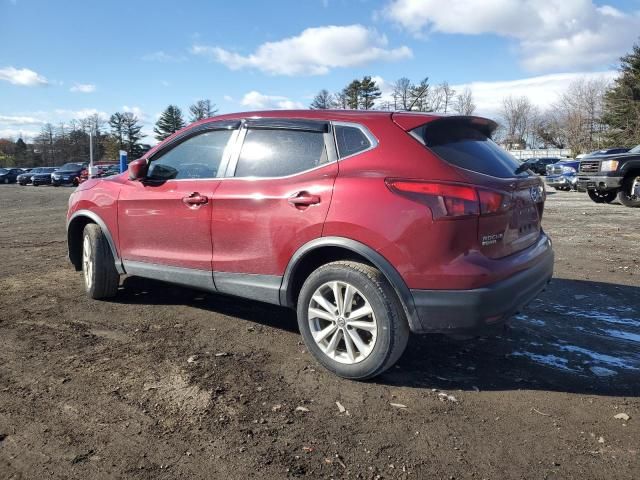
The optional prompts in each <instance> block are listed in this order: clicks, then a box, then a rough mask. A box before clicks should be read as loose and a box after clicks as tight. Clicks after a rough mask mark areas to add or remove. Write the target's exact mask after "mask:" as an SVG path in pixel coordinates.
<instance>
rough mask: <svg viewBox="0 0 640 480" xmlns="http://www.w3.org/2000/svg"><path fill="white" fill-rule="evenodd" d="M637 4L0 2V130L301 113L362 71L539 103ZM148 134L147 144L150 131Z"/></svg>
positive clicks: (632, 16)
mask: <svg viewBox="0 0 640 480" xmlns="http://www.w3.org/2000/svg"><path fill="white" fill-rule="evenodd" d="M639 12H640V0H626V1H609V2H606V3H604V2H594V1H591V0H483V1H479V0H448V1H447V2H442V1H441V0H351V1H349V0H298V1H294V0H282V1H278V0H271V1H268V2H266V1H249V0H245V1H243V2H214V1H188V0H183V1H181V2H175V1H171V2H169V1H165V0H156V1H142V0H139V1H132V0H129V1H120V0H110V1H87V0H84V1H80V0H68V1H52V0H49V1H47V0H0V25H1V29H0V136H13V137H15V136H17V135H18V134H20V133H22V134H23V135H25V136H30V135H33V134H34V133H35V132H37V131H38V130H39V128H40V126H41V125H42V123H43V122H46V121H50V122H52V123H59V122H60V121H68V120H69V119H71V118H78V117H81V116H83V115H87V114H88V113H91V112H100V113H103V114H105V115H109V114H111V113H113V112H115V111H123V110H127V109H128V110H132V111H134V112H136V113H137V114H138V115H139V116H140V117H141V118H142V119H143V120H144V121H145V131H146V132H147V133H150V131H151V129H152V124H153V123H154V122H155V119H156V118H157V115H158V114H159V112H160V111H162V110H163V109H164V107H166V105H168V104H169V103H174V104H177V105H178V106H180V107H181V108H183V110H186V108H187V107H188V105H189V104H191V103H192V102H193V101H195V100H197V99H200V98H210V99H211V100H212V101H213V102H214V103H216V104H217V105H218V107H219V109H220V111H221V112H228V111H238V110H251V109H260V108H292V107H300V106H302V107H306V106H307V105H308V104H309V102H310V99H311V97H312V96H313V95H314V94H315V93H316V92H317V91H318V90H320V89H321V88H327V89H329V90H330V91H336V90H339V89H341V88H342V87H343V86H344V85H345V84H346V83H348V82H349V81H350V80H352V79H353V78H356V77H362V76H363V75H372V76H375V77H376V78H377V79H378V81H379V83H380V84H381V85H382V87H383V91H384V92H385V93H388V91H389V88H390V85H391V84H392V83H393V81H395V80H396V79H397V78H399V77H401V76H407V77H409V78H411V79H412V80H415V81H418V80H420V79H421V78H423V77H425V76H428V77H429V78H430V80H431V82H433V83H439V82H442V81H445V80H446V81H448V82H449V83H450V84H452V85H454V86H455V87H456V88H457V89H461V88H464V87H465V86H469V87H470V88H471V89H472V91H473V93H474V97H475V99H476V103H477V104H478V110H479V112H480V113H484V114H487V115H491V114H495V111H496V106H497V105H498V104H499V101H500V99H501V97H502V96H504V95H506V94H509V93H514V94H517V95H520V94H527V95H529V96H530V97H531V98H532V100H533V101H534V102H535V103H537V104H539V105H540V106H541V107H545V106H547V105H549V104H550V103H552V101H553V100H554V99H555V98H557V95H558V94H559V93H561V92H562V90H563V89H564V88H566V86H567V85H568V84H569V83H570V82H571V81H573V80H575V79H576V78H580V77H582V76H585V75H586V76H590V77H592V76H603V77H605V78H611V77H612V76H613V75H614V73H613V72H612V70H614V69H615V65H616V60H617V58H618V57H619V56H620V55H621V54H623V53H625V52H626V51H629V50H630V48H631V45H632V44H633V43H634V41H637V40H638V36H639V35H640V14H639ZM148 140H150V139H148Z"/></svg>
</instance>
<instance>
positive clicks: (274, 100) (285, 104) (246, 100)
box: [240, 90, 304, 110]
mask: <svg viewBox="0 0 640 480" xmlns="http://www.w3.org/2000/svg"><path fill="white" fill-rule="evenodd" d="M240 103H241V104H242V105H243V106H245V107H249V108H251V109H256V110H271V109H274V110H295V109H300V108H304V105H302V104H301V103H300V102H294V101H293V100H290V99H288V98H287V97H281V96H278V95H264V94H262V93H260V92H257V91H255V90H253V91H251V92H249V93H246V94H245V95H244V97H242V100H241V101H240Z"/></svg>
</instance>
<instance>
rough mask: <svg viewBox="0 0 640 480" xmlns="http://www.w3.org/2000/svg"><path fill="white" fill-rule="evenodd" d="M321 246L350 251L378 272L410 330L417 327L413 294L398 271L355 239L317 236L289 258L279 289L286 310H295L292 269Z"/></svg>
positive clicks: (419, 326)
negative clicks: (387, 283)
mask: <svg viewBox="0 0 640 480" xmlns="http://www.w3.org/2000/svg"><path fill="white" fill-rule="evenodd" d="M322 247H340V248H344V249H346V250H351V251H352V252H354V253H357V254H358V255H360V256H362V257H364V258H366V259H367V261H369V262H370V263H371V264H372V265H373V266H375V267H376V268H377V269H378V270H380V271H381V272H382V274H383V275H384V276H385V277H386V278H387V280H388V281H389V283H390V284H391V286H392V287H393V289H394V290H395V292H396V294H397V295H398V298H399V299H400V303H401V304H402V308H403V309H404V311H405V314H406V315H407V320H408V321H409V326H410V327H411V329H412V330H414V329H415V330H419V328H421V324H420V320H419V318H418V316H417V314H416V309H415V305H414V302H413V295H411V291H410V290H409V287H407V284H406V283H405V282H404V280H403V279H402V277H401V276H400V274H399V273H398V271H397V270H396V269H395V268H394V267H393V265H391V263H389V261H388V260H387V259H386V258H384V257H383V256H382V255H380V254H379V253H378V252H376V251H375V250H373V249H372V248H370V247H368V246H367V245H365V244H363V243H360V242H358V241H356V240H352V239H350V238H343V237H321V238H316V239H315V240H312V241H310V242H308V243H306V244H304V245H303V246H302V247H300V248H299V249H298V250H297V251H296V253H295V254H294V255H293V257H292V258H291V260H290V261H289V264H288V265H287V268H286V270H285V273H284V277H283V278H282V286H281V287H280V304H281V305H283V306H287V307H290V308H295V304H294V299H293V293H292V292H291V289H290V286H291V280H292V278H293V276H294V274H295V271H296V268H297V267H298V266H299V265H300V263H301V261H302V260H303V259H304V257H305V256H306V255H308V254H310V253H312V252H313V251H314V250H316V249H318V248H322Z"/></svg>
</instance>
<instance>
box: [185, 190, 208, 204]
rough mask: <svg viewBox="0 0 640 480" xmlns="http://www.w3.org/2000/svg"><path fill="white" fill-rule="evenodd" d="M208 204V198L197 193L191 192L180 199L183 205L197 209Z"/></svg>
mask: <svg viewBox="0 0 640 480" xmlns="http://www.w3.org/2000/svg"><path fill="white" fill-rule="evenodd" d="M208 202H209V198H208V197H207V196H205V195H200V194H199V193H198V192H193V193H191V194H189V195H187V196H186V197H183V198H182V203H184V204H185V205H186V206H188V207H197V206H199V205H204V204H206V203H208Z"/></svg>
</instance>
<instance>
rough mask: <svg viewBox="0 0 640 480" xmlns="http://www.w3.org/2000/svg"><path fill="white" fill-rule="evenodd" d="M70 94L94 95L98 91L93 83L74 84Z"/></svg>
mask: <svg viewBox="0 0 640 480" xmlns="http://www.w3.org/2000/svg"><path fill="white" fill-rule="evenodd" d="M69 91H70V92H80V93H92V92H95V91H96V86H95V85H93V84H92V83H74V84H73V87H71V88H70V89H69Z"/></svg>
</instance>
